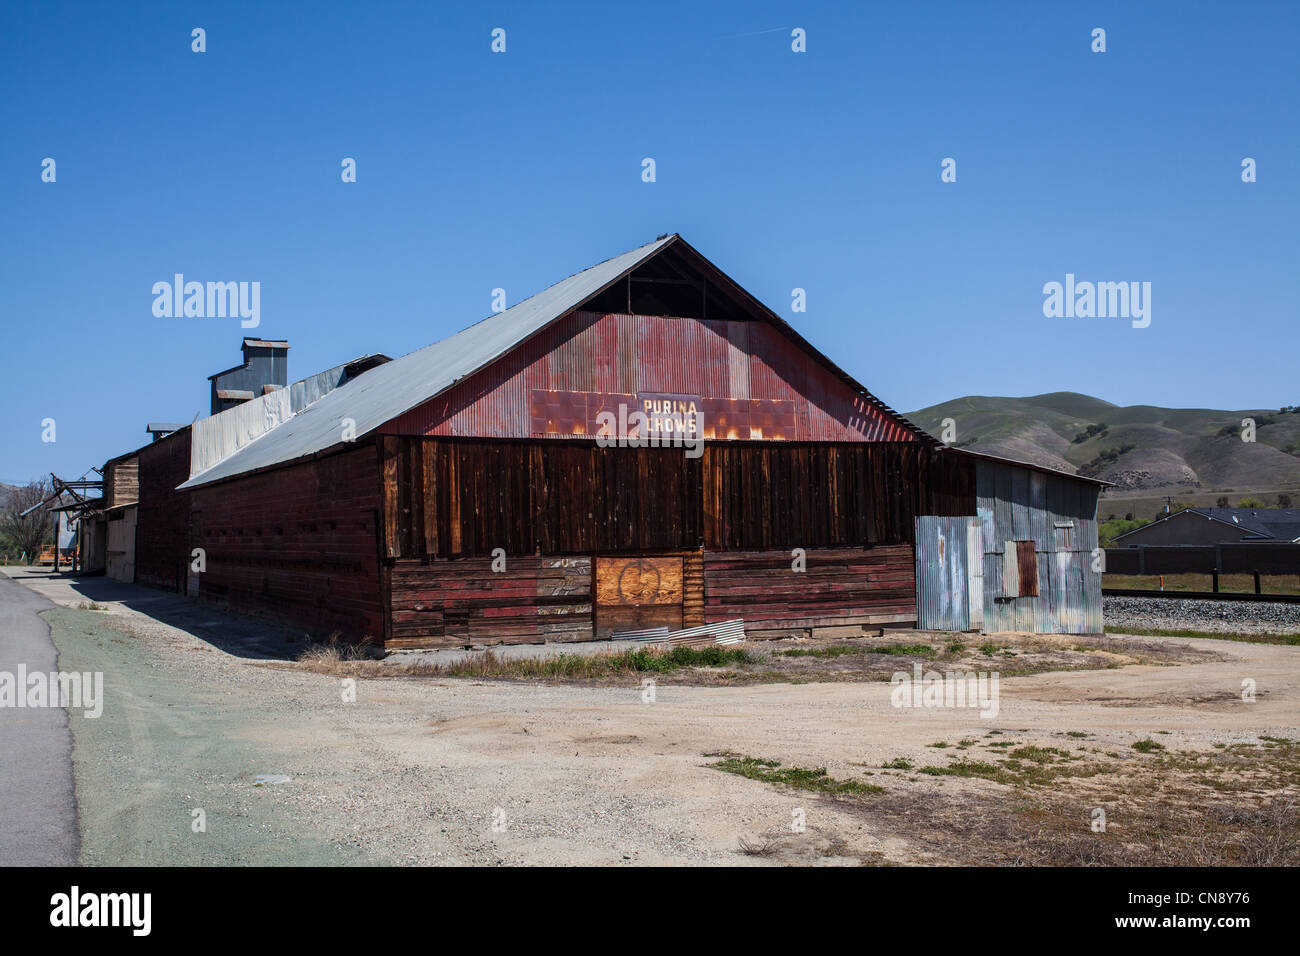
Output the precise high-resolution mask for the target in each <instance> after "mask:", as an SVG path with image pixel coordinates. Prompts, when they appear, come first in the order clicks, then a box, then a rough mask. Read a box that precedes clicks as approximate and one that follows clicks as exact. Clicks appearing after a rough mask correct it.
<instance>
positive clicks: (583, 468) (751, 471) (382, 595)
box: [180, 235, 1095, 647]
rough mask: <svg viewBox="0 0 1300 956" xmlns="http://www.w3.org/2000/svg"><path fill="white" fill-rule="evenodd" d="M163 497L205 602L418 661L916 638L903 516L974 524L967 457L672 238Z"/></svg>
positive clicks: (396, 372) (334, 401)
mask: <svg viewBox="0 0 1300 956" xmlns="http://www.w3.org/2000/svg"><path fill="white" fill-rule="evenodd" d="M636 412H640V413H642V414H643V415H644V416H645V418H644V420H642V421H640V422H639V423H636V424H634V425H633V426H632V427H631V429H630V430H629V431H628V432H626V433H624V432H622V431H615V432H614V433H613V434H611V433H610V428H609V423H610V422H611V421H616V422H620V423H622V422H625V421H628V420H629V418H632V419H635V417H636V416H635V415H634V414H633V413H636ZM620 437H622V438H625V439H626V438H630V439H631V440H629V441H618V440H614V441H611V440H610V439H618V438H620ZM670 438H672V439H674V442H671V443H670V442H669V441H668V439H670ZM597 439H600V440H597ZM647 442H648V444H646V443H647ZM205 464H206V463H205ZM180 490H181V491H182V492H183V493H189V494H190V496H191V497H190V501H191V508H192V514H191V522H190V526H191V529H192V533H191V541H190V544H191V545H193V546H195V547H201V548H202V549H203V550H204V555H205V561H206V570H204V571H203V572H202V573H201V574H200V575H199V576H198V577H199V590H200V593H201V594H202V595H203V596H205V597H210V598H217V599H220V600H224V601H226V602H228V603H229V604H230V605H232V606H234V607H236V608H244V609H254V610H261V611H267V612H271V613H274V614H277V615H280V616H282V617H286V618H288V619H291V620H294V621H296V622H298V623H300V624H301V625H303V626H305V627H308V628H310V629H312V630H314V631H318V632H326V633H328V632H331V631H337V632H340V633H341V634H343V635H345V636H348V637H350V638H362V637H367V636H368V637H370V638H372V639H374V640H376V641H379V642H382V643H383V644H384V646H386V647H401V646H437V645H463V644H474V643H495V642H500V641H536V640H543V639H549V640H589V639H593V638H599V637H605V636H607V635H609V634H611V633H615V632H618V631H626V630H631V629H637V628H642V627H646V626H657V625H661V624H662V625H668V626H670V627H674V628H675V627H682V626H691V625H696V624H704V623H708V622H716V621H720V620H726V619H730V618H734V617H743V618H744V619H745V622H746V629H747V630H748V631H750V632H751V633H755V632H763V631H768V632H781V631H790V630H805V629H809V628H814V627H820V626H827V625H837V624H863V625H878V624H890V623H906V622H912V621H915V620H916V619H917V587H916V573H917V564H916V558H915V553H914V548H913V544H914V540H915V534H916V532H915V519H916V517H917V516H922V515H931V516H974V515H975V514H976V460H975V459H974V458H972V457H970V456H967V455H964V454H962V453H960V452H956V451H952V450H949V449H945V448H944V447H943V446H942V445H940V444H939V443H938V442H936V441H935V440H934V439H933V438H931V437H930V436H929V435H927V434H925V433H924V432H922V431H921V430H919V429H918V428H916V427H915V426H913V425H912V424H911V423H909V422H907V421H906V420H904V419H903V418H901V417H900V416H899V415H898V414H896V413H895V412H894V411H892V410H891V409H890V408H888V407H887V406H886V405H885V404H884V403H882V402H881V401H880V400H879V399H877V398H876V397H874V396H873V395H872V394H871V393H870V392H868V391H867V390H866V389H865V388H863V387H862V386H861V385H859V384H858V383H857V382H855V381H854V380H853V379H852V378H851V377H850V376H849V375H847V374H846V373H844V372H843V371H842V370H840V369H839V368H838V367H837V366H836V365H835V364H834V363H833V362H831V361H830V360H829V359H828V358H827V357H826V356H825V355H823V354H821V353H820V352H818V351H817V350H816V349H814V348H813V347H812V346H811V345H809V344H808V343H807V342H806V341H805V340H804V339H803V338H802V337H801V336H800V335H799V334H798V333H797V332H795V330H794V329H793V328H791V327H790V326H789V325H788V324H787V323H786V322H785V321H784V320H782V319H781V318H780V317H779V316H777V315H776V314H775V313H773V312H772V311H771V310H769V309H767V308H766V307H765V306H763V305H762V304H761V303H760V302H758V301H757V300H756V299H754V298H753V297H752V296H751V295H749V294H748V293H747V292H745V291H744V290H743V289H741V288H740V287H739V286H738V285H736V284H735V283H734V282H733V281H732V280H730V279H729V278H728V277H727V276H726V275H724V274H723V273H722V272H720V271H719V270H718V269H717V268H716V267H714V266H713V265H712V264H711V263H710V262H708V261H707V260H706V259H705V258H704V257H703V256H701V255H700V254H699V253H698V252H696V250H695V249H693V248H692V247H691V246H690V245H688V244H687V243H686V242H685V241H684V240H682V239H681V238H680V237H679V236H676V235H672V236H665V237H661V238H660V239H658V240H656V241H655V242H653V243H650V244H648V245H646V246H643V247H641V248H639V249H636V250H633V251H632V252H629V253H626V254H624V255H622V256H619V257H617V258H614V259H611V260H608V261H607V262H604V263H601V264H600V265H598V266H594V267H593V268H591V269H587V270H586V271H584V272H581V273H578V274H576V275H574V276H570V277H569V278H568V279H565V280H564V281H562V282H560V283H557V284H556V285H554V286H552V287H550V288H549V289H547V290H545V291H543V292H541V293H539V294H538V295H535V296H533V297H532V298H530V299H527V300H524V301H522V302H520V303H518V304H517V305H515V306H513V307H512V308H510V309H507V310H506V311H504V312H502V313H500V314H498V315H494V316H492V317H491V318H488V319H485V320H483V321H482V322H480V323H478V324H477V325H474V326H472V327H470V328H468V329H466V330H465V331H463V332H460V333H458V334H457V335H454V336H452V337H450V338H448V339H445V340H443V341H442V342H438V343H436V344H434V345H431V346H428V347H427V348H424V349H420V350H418V351H416V352H412V353H411V354H409V355H406V356H404V357H402V358H400V359H396V360H393V361H391V362H387V363H386V364H382V365H379V366H378V367H374V368H370V369H368V370H366V371H365V372H364V374H360V375H358V376H357V377H356V378H355V379H353V380H351V381H348V382H346V383H345V384H341V385H339V386H338V387H336V388H334V389H333V390H332V391H329V392H327V393H326V394H324V395H323V396H322V397H320V398H318V399H316V400H315V401H313V402H311V403H310V404H307V405H306V406H305V407H303V408H302V409H301V410H299V411H295V413H294V414H293V415H292V417H290V418H288V419H287V420H286V421H283V422H282V423H280V424H277V425H275V426H274V427H272V428H271V429H270V430H269V431H267V432H266V434H264V435H261V436H260V437H258V438H256V440H254V441H250V442H248V443H247V444H245V445H244V446H243V447H241V448H239V449H238V450H237V451H235V452H234V453H233V454H230V455H229V456H227V457H225V458H223V459H222V460H220V461H218V462H217V463H216V464H211V465H210V466H208V467H205V468H204V469H203V470H201V471H198V472H196V473H194V474H193V475H192V476H191V477H190V478H189V479H188V480H187V481H186V482H185V483H184V484H183V485H181V488H180ZM1093 500H1094V507H1095V496H1094V499H1093ZM1094 537H1095V531H1094ZM963 551H964V546H963ZM1035 593H1036V592H1035Z"/></svg>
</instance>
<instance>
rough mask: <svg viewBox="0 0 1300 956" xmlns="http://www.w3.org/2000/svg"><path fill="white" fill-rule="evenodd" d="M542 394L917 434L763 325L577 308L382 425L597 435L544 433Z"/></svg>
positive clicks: (495, 434)
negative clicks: (537, 403) (694, 403)
mask: <svg viewBox="0 0 1300 956" xmlns="http://www.w3.org/2000/svg"><path fill="white" fill-rule="evenodd" d="M539 392H555V393H559V394H558V395H556V396H554V397H553V401H554V402H555V403H556V404H557V405H559V406H565V405H566V403H567V405H569V406H571V407H574V408H575V409H576V408H577V403H578V402H579V396H582V399H581V400H582V401H583V402H585V403H586V404H584V405H583V406H582V407H583V408H584V409H587V408H589V407H590V401H591V400H590V398H589V397H590V396H593V395H595V396H603V397H604V398H606V399H607V400H608V399H613V398H617V399H626V398H628V397H630V396H635V395H636V394H637V393H660V394H674V395H677V394H680V395H698V396H700V397H701V398H702V399H704V400H705V401H704V409H705V427H706V433H705V434H706V435H707V436H708V437H711V438H718V439H722V438H726V439H736V440H742V441H747V440H750V439H770V438H777V439H784V440H795V441H837V442H842V441H857V442H863V441H885V442H911V441H916V436H915V435H914V434H913V433H912V432H911V431H909V430H908V429H907V428H905V427H904V426H903V425H901V424H900V423H898V422H897V421H894V420H893V419H892V418H890V417H889V416H888V415H886V414H884V412H882V411H881V410H880V409H879V408H878V407H876V405H874V404H872V403H871V402H870V401H868V400H867V399H865V398H864V397H863V396H861V395H859V394H857V393H855V392H854V391H853V390H852V389H850V388H849V387H848V386H847V385H845V384H844V382H843V381H841V380H840V379H839V378H838V377H837V376H836V375H834V374H833V373H832V372H831V371H830V370H829V369H827V368H825V367H824V366H822V365H820V364H819V363H817V362H816V361H814V360H813V359H812V358H811V357H810V356H809V355H808V354H807V353H806V352H804V351H803V350H802V349H799V348H797V347H795V346H794V344H793V343H792V342H790V341H789V340H788V339H787V338H786V337H785V336H784V335H783V334H782V333H781V332H780V331H779V330H778V329H776V328H773V327H772V326H770V325H767V324H766V323H762V322H739V321H715V320H701V319H684V318H671V317H665V316H651V315H627V314H619V313H609V314H604V315H601V314H597V313H593V312H575V313H573V314H572V315H570V316H568V317H567V318H565V319H563V320H561V321H560V322H557V323H556V324H555V325H554V326H552V327H550V328H548V329H546V330H544V331H543V332H541V333H539V334H538V335H537V336H535V337H534V338H533V339H531V340H529V341H528V342H526V343H524V344H523V345H521V346H519V347H518V348H516V349H514V350H512V351H511V352H509V353H508V354H507V355H505V356H503V357H502V358H501V359H499V360H498V361H497V362H495V363H493V365H491V366H489V367H488V368H486V369H484V370H482V371H481V372H479V373H477V374H475V375H472V376H470V377H469V378H467V379H466V380H465V381H463V382H460V383H458V384H457V385H455V386H453V387H452V388H451V389H450V390H449V391H448V392H447V393H446V394H445V395H441V396H439V397H437V398H435V399H432V400H431V401H428V402H425V403H424V404H423V405H420V406H418V407H416V408H414V409H412V410H411V411H409V412H406V413H405V414H403V415H399V416H398V417H397V418H395V419H393V420H392V421H391V422H389V423H388V424H387V425H385V426H384V427H383V428H382V429H381V431H382V432H383V433H384V434H392V435H445V436H461V437H478V438H532V437H556V436H557V435H573V434H591V433H592V431H593V429H592V426H591V423H590V421H589V420H587V421H582V422H577V421H574V422H568V423H567V424H566V427H564V428H563V429H562V430H560V431H557V432H551V431H541V432H539V431H538V430H537V429H536V428H534V426H533V415H532V412H531V409H532V406H533V404H534V396H535V395H536V394H537V393H539ZM710 400H714V403H713V404H712V405H711V404H710ZM719 403H721V404H719ZM615 407H616V406H615ZM584 414H585V412H584ZM729 415H730V416H733V417H734V416H739V419H738V420H739V421H740V422H741V424H740V425H739V426H738V427H731V428H726V429H723V430H721V431H719V432H717V433H710V431H708V430H707V429H710V428H711V425H710V418H711V417H712V418H714V419H717V420H725V419H726V418H727V416H729Z"/></svg>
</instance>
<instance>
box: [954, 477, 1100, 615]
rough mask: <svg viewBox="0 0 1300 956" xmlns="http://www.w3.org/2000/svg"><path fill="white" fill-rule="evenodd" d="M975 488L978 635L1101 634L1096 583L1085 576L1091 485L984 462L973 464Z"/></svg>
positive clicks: (1091, 539)
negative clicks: (980, 607) (981, 552)
mask: <svg viewBox="0 0 1300 956" xmlns="http://www.w3.org/2000/svg"><path fill="white" fill-rule="evenodd" d="M975 484H976V489H977V494H976V498H977V511H978V514H979V516H980V520H981V523H982V525H983V537H984V547H985V556H984V557H985V560H984V628H983V629H984V630H985V631H989V632H992V631H998V630H1027V631H1036V632H1041V633H1069V634H1078V633H1098V632H1100V631H1101V630H1102V619H1101V580H1100V575H1099V574H1097V573H1095V572H1094V571H1093V570H1092V549H1093V548H1095V547H1096V506H1097V486H1096V485H1095V484H1093V483H1090V482H1086V481H1083V480H1076V479H1074V478H1071V477H1070V476H1068V475H1055V474H1046V473H1043V472H1041V471H1035V470H1034V469H1031V468H1025V467H1022V466H1019V465H1016V464H1012V463H1005V462H993V461H988V460H977V461H976V481H975ZM1026 532H1028V534H1027V535H1026ZM1018 541H1019V542H1020V543H1019V544H1017V543H1016V542H1018ZM1031 549H1032V550H1031Z"/></svg>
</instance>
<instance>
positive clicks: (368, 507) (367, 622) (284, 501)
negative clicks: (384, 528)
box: [190, 442, 387, 640]
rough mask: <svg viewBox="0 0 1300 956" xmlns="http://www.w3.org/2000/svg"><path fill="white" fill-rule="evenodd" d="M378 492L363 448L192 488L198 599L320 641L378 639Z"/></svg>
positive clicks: (371, 458)
mask: <svg viewBox="0 0 1300 956" xmlns="http://www.w3.org/2000/svg"><path fill="white" fill-rule="evenodd" d="M379 488H380V480H379V469H378V458H377V455H376V453H375V448H374V446H373V445H372V444H370V443H369V442H367V443H365V444H364V445H358V446H357V447H354V448H350V449H349V450H347V451H344V452H341V453H339V454H335V455H330V456H328V457H325V458H320V459H316V460H313V461H308V462H304V463H303V464H298V465H291V466H289V467H287V468H278V469H276V470H274V471H268V472H265V473H261V474H251V475H246V476H243V477H241V478H238V479H236V480H234V481H229V482H221V483H218V484H215V485H207V486H204V487H200V488H196V489H194V491H193V492H192V493H191V497H190V502H191V507H192V509H193V514H192V521H193V528H194V531H193V539H194V540H193V543H194V544H195V545H196V546H201V547H203V548H204V549H205V550H206V552H207V570H206V571H204V572H203V573H202V574H199V575H197V576H196V577H197V579H198V587H199V595H200V596H201V597H203V598H205V599H207V598H212V599H216V600H219V601H224V602H225V603H227V604H229V605H230V606H231V607H233V608H235V609H237V610H247V611H257V612H263V613H267V614H271V615H274V616H277V617H281V618H284V619H286V620H289V621H292V622H294V623H296V624H299V625H301V626H303V627H304V628H306V629H308V630H310V631H312V632H314V633H316V634H320V635H328V634H330V633H331V632H333V631H336V630H337V631H339V632H340V633H341V634H342V635H343V636H344V637H346V638H348V639H351V640H360V639H362V638H364V637H367V636H369V637H372V638H374V639H375V640H380V639H382V636H383V629H384V624H385V620H386V618H387V614H386V613H384V610H383V609H384V602H383V598H382V578H381V575H380V569H379V549H378V535H377V529H376V522H377V520H378V512H379Z"/></svg>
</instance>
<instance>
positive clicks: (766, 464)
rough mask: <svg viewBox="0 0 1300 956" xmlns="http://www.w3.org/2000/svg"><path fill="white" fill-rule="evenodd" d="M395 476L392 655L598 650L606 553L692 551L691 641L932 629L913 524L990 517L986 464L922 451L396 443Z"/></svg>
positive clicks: (390, 547)
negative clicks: (494, 563)
mask: <svg viewBox="0 0 1300 956" xmlns="http://www.w3.org/2000/svg"><path fill="white" fill-rule="evenodd" d="M378 468H379V469H380V473H381V474H382V483H381V484H382V491H381V499H382V504H381V513H382V530H383V536H382V543H381V548H382V553H383V554H384V556H385V559H386V560H385V564H386V568H385V575H386V581H387V585H386V586H387V588H388V591H389V597H388V599H387V601H388V606H389V607H390V608H391V615H390V621H389V623H388V627H389V631H388V634H387V640H388V641H389V642H390V643H391V646H402V645H406V646H414V645H417V644H428V645H430V646H437V645H439V644H448V645H452V644H474V643H493V642H498V641H501V640H514V641H526V640H544V639H551V640H556V639H571V640H589V639H592V638H593V637H594V636H595V635H596V632H597V630H598V629H601V628H600V627H599V620H598V619H599V617H600V613H601V611H600V609H599V608H595V609H594V612H593V604H592V588H591V573H592V566H593V565H592V562H593V561H595V562H599V560H600V557H601V556H602V555H609V556H613V555H633V554H635V555H649V554H656V553H658V554H666V553H667V554H680V555H681V556H682V562H683V563H682V572H681V574H682V589H681V590H682V600H681V604H680V607H681V623H682V626H686V627H690V626H695V625H698V624H704V623H707V622H710V621H718V620H725V619H728V618H731V617H745V618H746V620H747V621H753V622H755V623H756V624H758V625H759V626H760V629H761V625H767V626H768V627H770V628H776V627H792V628H793V627H815V626H821V625H823V624H829V623H840V624H844V623H892V622H900V621H907V620H914V619H915V616H916V594H915V582H914V568H913V557H912V554H913V551H912V546H911V542H912V537H913V534H914V529H913V516H914V515H915V514H918V513H944V512H953V513H956V514H966V515H970V514H974V513H975V505H974V484H975V480H974V469H973V466H972V465H971V464H970V463H969V461H968V460H967V461H963V460H961V459H959V458H957V456H952V455H948V454H945V453H944V452H942V451H938V450H933V449H931V448H929V447H927V446H925V445H922V444H921V443H919V442H907V443H873V444H866V443H853V444H850V443H845V444H838V445H828V444H813V443H779V444H778V443H772V442H766V443H763V442H753V443H741V442H728V443H726V444H725V445H724V444H723V443H717V444H711V445H708V446H706V448H705V453H704V456H703V457H702V458H688V457H687V456H686V455H685V454H684V453H683V451H682V450H681V449H673V448H642V449H635V448H599V447H597V446H596V445H595V443H594V442H563V441H555V440H550V441H546V440H538V441H531V442H530V441H513V440H501V439H496V440H492V439H487V440H484V439H457V438H450V439H449V438H426V437H420V436H391V435H390V436H381V437H380V438H379V458H378ZM796 547H797V548H803V549H805V551H806V553H807V556H808V558H807V560H808V570H807V571H806V572H804V573H802V574H801V573H795V572H793V571H792V570H791V556H790V549H792V548H796ZM497 548H500V549H501V551H502V552H503V553H504V556H505V557H506V560H507V569H506V570H505V571H504V572H500V573H497V572H493V571H492V570H491V559H492V553H493V551H494V549H497ZM701 549H703V550H701ZM565 558H570V559H574V560H576V561H578V562H579V564H577V565H566V564H564V563H563V561H562V560H561V559H565ZM556 562H560V563H556ZM574 568H581V569H582V571H581V573H579V572H578V571H575V570H574ZM557 582H558V583H557ZM557 587H559V588H560V590H559V591H558V592H557V591H556V590H554V589H555V588H557ZM575 589H576V590H575ZM440 595H441V596H440ZM448 602H451V603H448ZM593 613H594V616H595V618H596V619H597V620H596V622H595V623H596V625H597V626H593ZM610 613H613V612H610ZM606 623H609V622H608V621H606ZM605 630H607V628H606V629H605Z"/></svg>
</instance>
